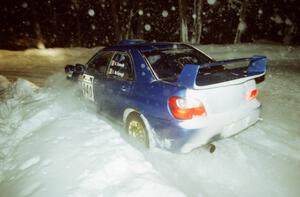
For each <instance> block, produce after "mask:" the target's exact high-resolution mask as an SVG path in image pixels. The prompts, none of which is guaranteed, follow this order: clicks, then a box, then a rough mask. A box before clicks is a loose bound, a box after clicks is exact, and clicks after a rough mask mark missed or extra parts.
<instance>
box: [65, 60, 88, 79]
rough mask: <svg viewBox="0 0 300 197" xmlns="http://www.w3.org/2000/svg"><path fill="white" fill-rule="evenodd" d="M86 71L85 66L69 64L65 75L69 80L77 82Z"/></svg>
mask: <svg viewBox="0 0 300 197" xmlns="http://www.w3.org/2000/svg"><path fill="white" fill-rule="evenodd" d="M84 71H85V66H84V65H82V64H75V65H71V64H68V65H66V66H65V73H66V76H67V79H70V80H74V81H77V80H78V77H79V76H80V75H82V74H83V73H84Z"/></svg>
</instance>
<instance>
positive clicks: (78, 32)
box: [72, 0, 81, 46]
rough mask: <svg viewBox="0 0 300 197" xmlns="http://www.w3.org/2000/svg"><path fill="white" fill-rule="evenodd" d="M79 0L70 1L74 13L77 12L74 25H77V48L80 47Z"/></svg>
mask: <svg viewBox="0 0 300 197" xmlns="http://www.w3.org/2000/svg"><path fill="white" fill-rule="evenodd" d="M79 1H80V0H72V2H73V4H74V6H75V9H76V12H77V17H76V24H77V31H76V33H77V35H76V37H77V45H78V46H81V24H80V16H79V13H80V2H79Z"/></svg>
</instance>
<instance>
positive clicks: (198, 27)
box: [191, 0, 203, 44]
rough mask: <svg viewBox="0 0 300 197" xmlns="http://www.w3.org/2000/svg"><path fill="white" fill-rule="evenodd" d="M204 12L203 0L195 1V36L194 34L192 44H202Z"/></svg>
mask: <svg viewBox="0 0 300 197" xmlns="http://www.w3.org/2000/svg"><path fill="white" fill-rule="evenodd" d="M202 10H203V0H194V9H193V12H194V14H193V19H194V21H193V30H194V31H193V34H192V40H191V42H192V43H198V44H199V43H200V40H201V34H202Z"/></svg>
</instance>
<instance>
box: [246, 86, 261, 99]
mask: <svg viewBox="0 0 300 197" xmlns="http://www.w3.org/2000/svg"><path fill="white" fill-rule="evenodd" d="M257 94H258V90H257V89H253V90H250V91H249V92H248V93H247V94H246V100H248V101H250V100H252V99H255V98H256V97H257Z"/></svg>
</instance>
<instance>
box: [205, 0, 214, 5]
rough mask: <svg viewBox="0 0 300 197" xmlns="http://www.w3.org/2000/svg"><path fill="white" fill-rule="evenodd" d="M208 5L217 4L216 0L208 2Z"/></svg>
mask: <svg viewBox="0 0 300 197" xmlns="http://www.w3.org/2000/svg"><path fill="white" fill-rule="evenodd" d="M207 3H208V4H209V5H214V4H215V3H216V0H207Z"/></svg>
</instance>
